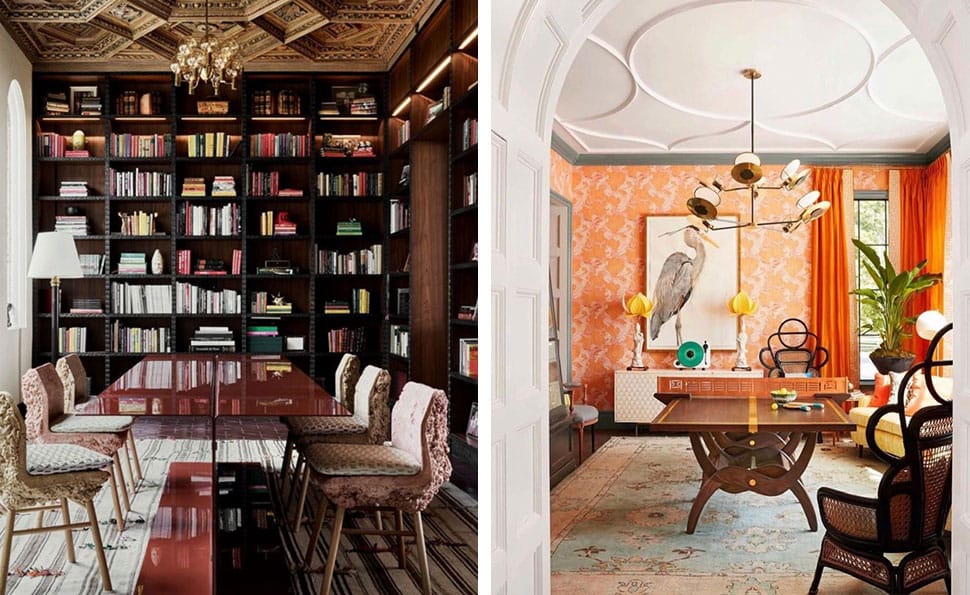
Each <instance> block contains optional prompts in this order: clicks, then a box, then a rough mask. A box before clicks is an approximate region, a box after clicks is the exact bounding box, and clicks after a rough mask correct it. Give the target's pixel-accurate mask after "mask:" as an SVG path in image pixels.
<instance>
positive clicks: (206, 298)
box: [175, 283, 242, 314]
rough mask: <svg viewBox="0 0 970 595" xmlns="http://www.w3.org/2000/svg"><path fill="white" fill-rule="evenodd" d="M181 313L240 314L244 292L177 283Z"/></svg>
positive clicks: (177, 303) (176, 301)
mask: <svg viewBox="0 0 970 595" xmlns="http://www.w3.org/2000/svg"><path fill="white" fill-rule="evenodd" d="M175 308H176V311H177V312H178V313H179V314H240V313H241V312H242V294H240V293H239V292H238V291H237V290H235V289H206V288H203V287H197V286H195V285H192V284H191V283H176V284H175Z"/></svg>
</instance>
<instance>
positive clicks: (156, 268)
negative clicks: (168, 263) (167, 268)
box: [152, 248, 163, 275]
mask: <svg viewBox="0 0 970 595" xmlns="http://www.w3.org/2000/svg"><path fill="white" fill-rule="evenodd" d="M162 265H163V263H162V253H161V252H160V251H159V250H158V249H157V248H156V249H155V253H154V254H152V274H153V275H161V274H162Z"/></svg>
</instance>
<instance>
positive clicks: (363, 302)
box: [323, 288, 370, 314]
mask: <svg viewBox="0 0 970 595" xmlns="http://www.w3.org/2000/svg"><path fill="white" fill-rule="evenodd" d="M323 313H324V314H370V291H368V290H366V289H363V288H356V289H351V290H350V300H349V301H348V300H328V301H326V302H324V304H323Z"/></svg>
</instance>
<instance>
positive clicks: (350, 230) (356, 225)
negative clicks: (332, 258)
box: [337, 219, 364, 236]
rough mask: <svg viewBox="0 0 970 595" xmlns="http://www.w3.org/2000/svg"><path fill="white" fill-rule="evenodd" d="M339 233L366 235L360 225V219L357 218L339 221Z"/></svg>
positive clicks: (343, 234)
mask: <svg viewBox="0 0 970 595" xmlns="http://www.w3.org/2000/svg"><path fill="white" fill-rule="evenodd" d="M337 235H338V236H360V235H364V231H363V229H361V227H360V221H357V220H356V219H350V220H349V221H338V222H337Z"/></svg>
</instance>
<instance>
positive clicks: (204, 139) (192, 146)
mask: <svg viewBox="0 0 970 595" xmlns="http://www.w3.org/2000/svg"><path fill="white" fill-rule="evenodd" d="M231 142H232V135H230V134H229V133H228V132H200V133H198V134H189V135H186V137H185V149H186V154H187V155H188V156H189V157H193V158H194V157H229V155H231V154H232V151H231V150H230V145H231Z"/></svg>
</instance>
